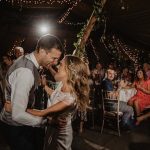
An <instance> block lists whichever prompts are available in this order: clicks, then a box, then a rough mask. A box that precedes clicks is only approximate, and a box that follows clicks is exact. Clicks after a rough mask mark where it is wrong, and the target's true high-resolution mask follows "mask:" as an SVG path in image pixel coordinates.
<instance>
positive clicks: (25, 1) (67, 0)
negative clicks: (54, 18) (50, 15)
mask: <svg viewBox="0 0 150 150" xmlns="http://www.w3.org/2000/svg"><path fill="white" fill-rule="evenodd" d="M6 2H7V3H10V4H12V5H20V4H22V5H23V6H24V7H25V6H26V5H29V4H32V5H41V4H48V5H52V4H68V5H72V4H74V3H75V2H76V0H6Z"/></svg>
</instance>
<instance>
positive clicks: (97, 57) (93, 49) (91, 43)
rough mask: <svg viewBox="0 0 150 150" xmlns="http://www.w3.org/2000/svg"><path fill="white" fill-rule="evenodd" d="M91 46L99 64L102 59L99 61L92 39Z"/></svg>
mask: <svg viewBox="0 0 150 150" xmlns="http://www.w3.org/2000/svg"><path fill="white" fill-rule="evenodd" d="M90 44H91V47H92V50H93V53H94V55H95V56H96V59H97V62H98V61H99V60H100V59H99V56H98V55H97V54H96V48H95V47H94V45H93V41H92V39H90Z"/></svg>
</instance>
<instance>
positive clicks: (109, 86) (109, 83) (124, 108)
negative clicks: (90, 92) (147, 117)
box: [102, 69, 134, 128]
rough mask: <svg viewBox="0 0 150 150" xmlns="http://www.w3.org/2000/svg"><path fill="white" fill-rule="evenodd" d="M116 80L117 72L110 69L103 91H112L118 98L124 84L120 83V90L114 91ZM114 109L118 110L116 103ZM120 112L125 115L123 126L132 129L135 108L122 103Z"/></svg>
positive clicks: (104, 81)
mask: <svg viewBox="0 0 150 150" xmlns="http://www.w3.org/2000/svg"><path fill="white" fill-rule="evenodd" d="M114 78H115V71H114V70H113V69H108V70H107V72H106V78H105V79H104V80H103V81H102V89H103V90H105V91H112V93H113V95H115V96H118V95H119V90H120V88H121V87H122V83H120V85H119V88H118V89H117V90H114V86H113V80H114ZM113 108H114V109H116V108H117V104H116V103H114V106H113ZM119 108H120V111H121V112H122V113H123V118H122V119H123V125H124V126H127V127H128V128H131V127H132V125H133V124H132V123H133V120H132V116H133V114H134V111H133V108H132V107H131V106H128V105H127V103H125V102H123V101H120V105H119Z"/></svg>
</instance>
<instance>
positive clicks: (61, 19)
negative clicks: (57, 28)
mask: <svg viewBox="0 0 150 150" xmlns="http://www.w3.org/2000/svg"><path fill="white" fill-rule="evenodd" d="M79 2H81V0H76V1H75V2H74V3H73V4H72V6H71V7H69V8H68V10H67V11H66V12H65V13H64V15H63V16H62V17H61V18H60V19H59V20H58V23H62V22H63V21H64V20H65V19H66V18H67V16H68V15H69V14H70V12H71V11H72V9H73V8H74V7H75V6H77V5H78V3H79Z"/></svg>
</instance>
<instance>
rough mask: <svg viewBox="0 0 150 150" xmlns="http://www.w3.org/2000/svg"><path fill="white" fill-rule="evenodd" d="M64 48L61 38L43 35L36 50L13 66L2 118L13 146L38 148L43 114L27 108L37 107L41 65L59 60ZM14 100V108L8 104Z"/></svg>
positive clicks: (19, 149) (23, 149)
mask: <svg viewBox="0 0 150 150" xmlns="http://www.w3.org/2000/svg"><path fill="white" fill-rule="evenodd" d="M62 51H63V48H62V44H61V42H60V41H59V39H57V38H56V37H54V36H52V35H49V34H48V35H45V36H42V37H41V38H40V39H39V41H38V43H37V46H36V49H35V51H34V52H33V53H30V54H28V55H25V56H22V57H20V58H19V59H17V60H16V61H15V62H14V64H13V65H12V66H11V67H10V68H9V70H8V72H7V75H6V94H5V100H6V103H5V107H4V109H3V110H2V112H1V120H2V122H4V123H5V127H6V128H7V130H6V132H7V133H5V134H6V135H7V137H6V138H7V139H6V140H7V141H8V143H9V145H10V147H11V150H37V147H36V146H37V145H36V144H38V143H37V142H36V137H35V136H34V135H35V134H34V133H35V130H37V127H39V126H40V125H41V122H42V118H41V117H35V116H32V115H31V114H28V113H27V112H26V109H27V108H34V104H35V99H34V98H35V95H34V92H35V89H36V87H37V86H38V85H39V79H40V76H39V73H38V69H39V67H40V66H43V67H47V66H50V65H53V64H56V63H57V61H58V59H59V58H60V56H61V54H62ZM10 104H11V109H10V107H8V106H9V105H10Z"/></svg>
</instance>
